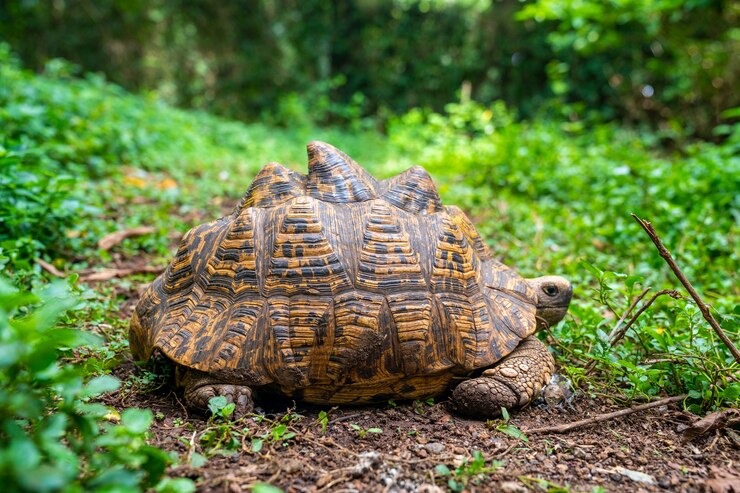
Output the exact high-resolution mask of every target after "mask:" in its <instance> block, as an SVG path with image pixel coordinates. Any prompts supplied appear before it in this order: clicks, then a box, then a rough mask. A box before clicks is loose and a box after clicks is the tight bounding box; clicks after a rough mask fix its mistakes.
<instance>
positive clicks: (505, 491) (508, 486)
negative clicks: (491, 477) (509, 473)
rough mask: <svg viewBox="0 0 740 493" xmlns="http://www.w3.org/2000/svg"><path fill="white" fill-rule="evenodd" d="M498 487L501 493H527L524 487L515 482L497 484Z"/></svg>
mask: <svg viewBox="0 0 740 493" xmlns="http://www.w3.org/2000/svg"><path fill="white" fill-rule="evenodd" d="M498 487H499V488H500V489H501V492H502V493H528V492H529V490H528V489H527V487H526V486H524V485H523V484H521V483H517V482H516V481H504V482H503V483H501V484H499V485H498Z"/></svg>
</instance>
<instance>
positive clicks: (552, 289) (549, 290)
mask: <svg viewBox="0 0 740 493" xmlns="http://www.w3.org/2000/svg"><path fill="white" fill-rule="evenodd" d="M542 291H543V292H544V293H545V294H546V295H547V296H556V295H557V294H558V293H559V292H560V290H559V289H558V287H557V286H555V285H554V284H547V285H545V286H542Z"/></svg>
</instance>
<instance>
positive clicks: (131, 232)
mask: <svg viewBox="0 0 740 493" xmlns="http://www.w3.org/2000/svg"><path fill="white" fill-rule="evenodd" d="M155 231H156V229H155V228H153V227H151V226H139V227H138V228H131V229H124V230H121V231H116V232H115V233H111V234H108V235H105V236H103V237H102V238H100V241H98V248H100V249H101V250H110V249H111V248H113V247H114V246H116V245H118V244H119V243H121V242H122V241H123V240H125V239H126V238H131V237H132V236H142V235H147V234H150V233H154V232H155Z"/></svg>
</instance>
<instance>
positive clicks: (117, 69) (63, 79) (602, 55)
mask: <svg viewBox="0 0 740 493" xmlns="http://www.w3.org/2000/svg"><path fill="white" fill-rule="evenodd" d="M737 16H738V7H737V5H735V4H734V3H731V2H722V1H702V0H696V1H692V2H677V1H671V0H653V1H648V2H636V1H631V0H612V1H610V2H591V1H586V0H579V1H573V2H556V1H550V0H537V1H534V2H513V1H503V2H484V1H477V0H465V1H463V0H461V1H453V2H450V1H442V0H439V1H435V0H427V1H413V0H396V1H379V0H378V1H368V0H365V1H360V0H357V1H348V2H315V1H313V0H309V1H306V2H291V1H287V0H276V1H267V0H263V1H254V2H242V1H236V2H226V3H222V4H217V3H213V2H205V1H203V2H177V1H172V0H157V1H155V2H122V1H120V2H119V1H112V0H109V1H103V2H91V1H86V0H60V1H58V2H54V3H53V4H52V5H51V7H50V6H49V4H47V3H46V2H35V1H23V2H21V1H14V0H11V1H9V2H4V3H2V5H0V38H3V39H5V40H9V41H11V43H12V48H11V45H8V44H4V43H0V268H2V270H3V274H4V276H6V277H8V278H9V280H8V281H2V282H1V283H0V367H2V368H3V369H5V370H8V371H3V372H2V374H1V375H0V414H1V415H0V421H1V423H0V478H2V479H4V480H6V479H7V481H4V484H10V485H12V488H15V489H14V491H16V490H17V491H60V490H64V489H67V490H69V491H74V490H79V489H85V488H88V489H90V488H98V489H105V488H107V487H108V486H109V485H112V484H119V485H123V486H121V488H119V489H118V490H116V491H137V490H140V489H144V488H147V487H154V488H156V489H157V491H188V490H190V489H192V488H193V485H192V483H191V482H189V481H186V480H182V481H181V480H173V479H169V478H167V477H166V474H165V468H166V467H167V465H168V464H171V463H174V462H175V461H176V460H177V458H176V457H172V456H170V455H169V454H165V453H164V452H162V451H160V450H158V449H156V448H153V447H150V446H149V445H147V435H146V430H147V428H148V427H149V424H150V423H151V419H152V417H151V415H150V414H147V413H146V412H145V411H138V410H129V411H126V412H124V413H123V414H122V415H121V420H120V422H116V420H111V416H112V415H113V416H114V415H115V413H113V410H111V409H109V408H107V407H106V406H103V405H102V404H100V403H98V402H97V400H98V399H100V396H101V395H103V394H104V393H105V392H106V391H109V390H111V389H113V388H120V389H121V390H120V391H122V392H124V391H135V389H137V388H138V389H140V388H142V387H144V388H145V387H146V385H147V382H146V380H147V378H148V377H146V378H145V377H138V376H132V377H131V379H130V380H128V381H125V382H117V381H116V380H115V379H113V378H112V377H110V376H109V375H108V373H109V372H110V371H111V369H112V368H115V367H116V366H117V365H118V364H119V363H120V362H121V360H122V359H125V358H128V357H129V356H128V353H127V340H126V330H127V321H126V320H121V319H120V317H119V316H118V307H119V304H120V303H121V302H122V301H123V298H122V296H123V295H122V293H125V292H127V291H131V290H133V289H134V288H135V287H136V286H138V285H140V284H141V283H144V282H147V281H149V280H150V278H149V277H146V276H141V275H140V276H134V277H132V278H127V279H119V280H113V281H110V282H108V283H103V284H100V285H97V286H95V287H94V288H91V287H88V286H86V285H85V284H82V283H79V282H78V280H77V275H76V274H74V272H79V271H82V270H85V269H90V268H93V269H94V268H100V267H103V266H107V265H109V264H111V263H113V262H124V263H125V262H127V261H133V260H136V259H141V258H143V259H144V260H145V261H146V262H147V263H149V264H151V265H157V266H164V265H166V264H167V262H169V260H170V258H171V255H172V253H173V248H174V247H175V244H176V242H177V240H178V238H179V237H180V236H181V235H182V234H183V233H184V232H185V231H187V230H188V229H189V228H190V227H192V226H194V225H196V224H199V223H202V222H204V221H207V220H211V219H213V218H215V217H218V216H220V215H223V214H224V213H226V212H228V211H229V208H230V207H231V206H233V204H234V203H235V202H236V201H237V200H238V199H239V198H240V197H241V195H242V194H243V193H244V191H245V190H246V188H247V187H248V185H249V183H250V182H251V179H252V177H253V176H254V175H255V174H256V172H257V171H258V170H259V168H260V167H261V166H262V165H263V164H265V163H267V162H269V161H279V162H283V163H285V164H287V165H288V166H291V167H292V168H294V169H296V170H299V171H304V170H305V159H306V158H305V143H306V142H307V141H309V140H313V139H318V140H325V141H328V142H330V143H332V144H334V145H336V146H338V147H340V148H342V149H343V150H344V151H346V152H347V153H348V154H350V155H351V156H353V157H354V158H355V159H356V160H357V161H358V162H360V163H361V164H363V165H364V166H366V167H367V168H368V169H369V170H370V171H371V172H372V173H373V174H375V175H376V176H378V177H381V178H384V177H388V176H391V175H393V174H395V173H398V172H400V171H403V170H404V169H406V168H407V167H409V166H411V165H413V164H421V165H423V166H425V167H426V168H427V169H428V170H429V171H430V172H431V173H432V175H433V176H434V178H435V180H436V182H437V184H438V187H439V190H440V194H441V195H442V198H443V201H444V202H445V203H446V204H457V205H460V206H461V207H463V208H464V209H465V211H466V212H467V213H468V214H469V215H470V216H471V218H472V219H473V221H474V222H475V223H476V225H477V226H478V229H479V231H480V232H481V234H482V235H483V237H484V238H486V239H487V240H488V242H489V244H490V246H491V247H492V249H493V250H494V252H495V253H496V255H497V256H498V257H499V258H500V259H502V260H503V261H504V262H506V263H507V264H509V265H512V266H515V267H516V268H517V269H518V270H519V271H520V272H521V273H522V274H523V275H525V276H535V275H540V274H545V273H557V274H562V275H565V276H567V277H568V278H570V279H571V280H572V281H573V283H574V286H575V297H574V300H573V303H572V305H571V309H570V313H569V316H568V317H567V318H566V320H565V321H564V322H563V323H561V324H559V325H558V326H557V327H555V328H552V329H551V330H550V331H549V332H548V333H546V334H543V337H544V338H546V339H547V342H548V344H549V345H550V346H551V347H552V349H553V351H554V353H555V355H556V357H557V360H558V364H559V365H560V371H561V372H562V373H565V374H567V375H568V376H569V377H570V378H571V379H572V380H573V382H574V384H575V385H576V386H577V387H578V388H579V389H580V390H581V392H584V393H586V394H588V395H592V396H595V395H598V394H602V393H606V394H609V395H612V396H614V395H616V396H619V397H620V398H622V399H626V400H630V399H636V398H650V397H653V396H658V395H663V394H671V395H676V394H683V393H686V394H688V398H687V399H686V400H685V402H684V405H685V406H686V407H687V408H688V409H690V410H692V411H694V412H705V411H708V410H712V409H716V408H721V407H727V406H738V404H740V383H738V381H737V378H736V375H737V373H738V365H737V363H736V362H734V360H733V359H732V357H731V355H730V353H729V351H727V349H726V348H725V347H724V346H723V345H722V344H721V342H719V341H718V340H717V338H716V336H715V334H714V333H713V332H712V331H711V330H710V329H709V327H708V325H707V324H706V323H705V322H704V320H703V318H702V317H701V315H700V313H699V311H698V309H697V308H696V306H695V305H694V304H693V302H691V301H690V300H688V299H686V298H683V297H680V298H678V299H670V298H667V297H661V298H659V299H658V300H657V301H656V302H655V303H654V304H653V305H651V306H650V307H649V308H648V309H647V310H646V311H645V313H644V314H643V315H642V316H641V317H640V318H639V319H638V320H637V321H636V322H635V324H634V325H632V327H631V328H630V330H629V331H627V333H626V336H625V337H624V339H623V340H621V341H620V342H619V343H618V344H617V345H615V346H614V347H611V346H610V333H612V332H613V331H614V330H615V329H617V326H618V325H619V322H618V321H619V319H620V318H622V317H623V316H624V315H625V313H626V310H627V308H628V306H629V305H630V304H631V303H632V302H633V301H634V300H635V299H636V297H637V296H638V294H639V293H640V292H642V291H643V290H645V289H647V288H650V290H651V291H650V292H651V293H655V292H657V291H658V290H660V289H670V288H676V287H678V286H677V283H676V281H675V279H674V278H673V276H672V274H671V273H670V272H669V271H668V269H667V268H666V266H665V265H664V263H663V261H662V260H661V259H660V258H659V257H658V256H657V254H656V253H655V251H654V249H653V247H652V244H650V242H649V240H648V239H647V238H646V237H645V235H644V234H643V232H642V231H641V230H640V229H639V227H638V226H637V225H636V224H635V223H634V221H633V220H632V219H631V217H630V216H629V213H630V212H634V213H636V214H638V215H640V216H641V217H644V218H646V219H649V220H651V221H652V222H653V223H654V225H655V227H656V229H657V230H658V232H659V234H660V235H661V237H662V238H663V240H664V241H665V243H666V245H667V246H668V247H669V249H671V250H672V251H673V253H674V256H675V257H676V259H677V261H678V262H679V265H680V266H681V267H682V269H683V270H684V272H685V273H686V274H687V276H688V277H689V278H690V279H691V280H692V282H693V283H694V285H695V286H696V287H697V289H698V290H699V292H700V293H702V295H703V296H704V298H705V300H706V301H707V302H708V303H710V304H711V305H712V307H713V312H714V314H715V316H716V317H717V318H718V319H719V320H720V321H721V324H722V327H723V329H724V330H725V331H726V332H727V334H728V335H729V336H730V338H731V339H733V340H734V341H738V336H739V330H738V318H740V288H738V284H737V272H738V271H740V265H739V264H740V262H738V259H739V258H740V241H738V220H739V219H740V194H739V193H738V190H740V157H739V156H740V125H738V123H737V118H738V116H740V112H739V111H738V108H737V105H738V102H737V93H736V91H733V90H731V88H733V87H734V86H735V85H737V61H736V58H737V57H734V58H733V57H732V56H731V54H732V53H733V50H735V51H737V44H738V40H739V39H740V38H739V36H738V28H737V27H735V26H736V25H737V22H736V21H737ZM235 20H237V21H235ZM707 26H711V29H708V28H707ZM410 33H413V36H411V35H410ZM16 53H17V54H18V55H16ZM58 56H63V57H65V58H67V59H69V60H72V61H74V63H70V62H68V61H64V60H61V59H58V58H54V57H58ZM21 59H22V60H23V61H21ZM24 63H25V64H26V66H28V67H31V68H33V69H34V70H33V71H31V70H28V69H24V68H23V65H24ZM90 71H96V72H97V73H92V72H90ZM109 81H114V82H116V83H117V84H114V83H111V82H109ZM130 91H138V92H139V94H138V95H135V94H133V93H132V92H130ZM173 104H177V105H180V106H181V107H185V108H180V109H178V108H176V107H175V106H173ZM187 108H190V109H187ZM193 108H195V109H193ZM214 114H216V115H221V116H214ZM224 116H228V117H233V118H238V119H240V121H235V120H227V119H224V118H223V117H224ZM696 137H704V139H702V140H699V139H696ZM142 225H146V226H153V227H154V228H155V233H153V234H151V235H145V236H140V237H134V238H129V239H126V240H124V241H123V242H122V243H121V244H119V245H117V246H115V247H114V248H113V250H112V251H107V250H102V249H99V248H98V246H97V243H98V241H99V240H100V238H102V237H103V236H104V235H106V234H107V233H111V232H114V231H118V230H122V229H126V228H131V227H136V226H142ZM40 261H43V262H46V263H48V264H51V265H52V266H54V267H55V268H56V269H59V270H61V271H63V272H65V273H66V274H67V275H68V279H67V283H66V285H65V286H66V287H64V288H62V287H60V285H55V287H52V288H49V287H48V285H49V281H50V278H51V277H52V276H50V275H49V274H48V273H47V272H46V271H45V270H43V269H42V267H41V263H40ZM8 283H12V284H14V285H15V286H16V288H11V287H10V286H9V284H8ZM30 292H35V293H36V294H29V293H30ZM101 327H105V329H101ZM92 334H97V336H93V335H92ZM81 362H82V363H81ZM590 366H593V371H592V372H590V373H589V372H587V371H586V368H589V367H590ZM119 385H120V387H119ZM111 413H113V414H111ZM60 442H61V445H60ZM92 451H97V453H96V454H93V453H92ZM21 456H27V457H31V458H32V460H29V461H20V460H19V459H18V458H19V457H21ZM204 460H205V459H204ZM98 469H100V470H102V469H105V470H109V471H111V472H110V473H109V474H108V475H107V476H106V475H105V474H97V473H96V472H95V471H96V470H98ZM31 473H32V474H31ZM111 488H113V487H111ZM114 489H115V488H113V489H112V490H114ZM112 490H111V491H112Z"/></svg>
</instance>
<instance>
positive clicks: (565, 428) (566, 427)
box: [522, 394, 687, 435]
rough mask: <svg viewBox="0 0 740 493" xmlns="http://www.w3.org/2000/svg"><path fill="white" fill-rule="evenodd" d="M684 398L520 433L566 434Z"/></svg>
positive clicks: (650, 403)
mask: <svg viewBox="0 0 740 493" xmlns="http://www.w3.org/2000/svg"><path fill="white" fill-rule="evenodd" d="M686 397H687V396H686V394H683V395H676V396H673V397H666V398H665V399H659V400H657V401H652V402H648V403H646V404H640V405H638V406H632V407H628V408H626V409H620V410H619V411H614V412H611V413H606V414H599V415H596V416H593V417H591V418H587V419H582V420H580V421H574V422H573V423H565V424H562V425H555V426H545V427H543V428H533V429H531V430H522V432H524V433H526V434H527V435H534V434H538V433H566V432H569V431H572V430H576V429H578V428H583V427H586V426H591V425H594V424H596V423H602V422H604V421H609V420H612V419H615V418H621V417H622V416H627V415H630V414H633V413H636V412H639V411H645V410H646V409H652V408H654V407H659V406H664V405H666V404H670V403H672V402H678V401H682V400H684V399H686Z"/></svg>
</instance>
